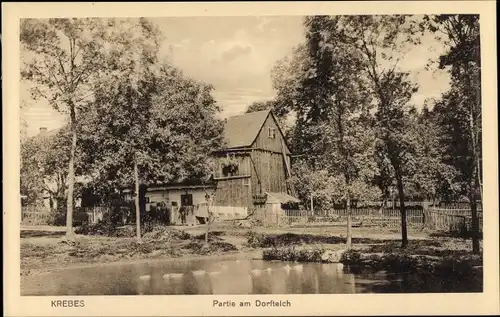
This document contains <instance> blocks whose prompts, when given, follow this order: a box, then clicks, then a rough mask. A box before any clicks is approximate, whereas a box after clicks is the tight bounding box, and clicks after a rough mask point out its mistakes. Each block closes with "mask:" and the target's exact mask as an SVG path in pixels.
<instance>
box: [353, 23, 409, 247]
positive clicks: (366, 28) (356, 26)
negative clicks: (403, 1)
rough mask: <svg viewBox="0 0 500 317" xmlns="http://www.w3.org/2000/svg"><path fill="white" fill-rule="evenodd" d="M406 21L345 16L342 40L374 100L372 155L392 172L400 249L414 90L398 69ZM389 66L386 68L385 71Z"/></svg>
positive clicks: (404, 228) (405, 39)
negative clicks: (357, 58)
mask: <svg viewBox="0 0 500 317" xmlns="http://www.w3.org/2000/svg"><path fill="white" fill-rule="evenodd" d="M410 22H411V21H409V20H408V17H406V16H398V15H391V16H388V15H387V16H348V17H345V19H344V35H345V40H346V41H347V43H351V45H353V46H354V47H355V48H356V49H357V51H358V52H360V53H361V54H362V55H363V60H364V61H363V63H362V65H363V68H364V74H365V75H366V78H367V82H368V83H369V85H368V87H369V90H370V92H371V94H372V95H373V96H374V98H375V103H376V107H377V111H376V114H375V119H376V120H375V131H376V135H377V138H378V142H377V145H376V151H377V152H379V153H380V154H381V155H383V156H384V157H385V158H383V159H382V160H380V161H382V162H384V161H388V162H390V165H391V167H392V169H393V172H394V177H395V180H396V185H397V189H398V196H399V204H400V212H401V235H402V247H406V246H407V244H408V233H407V226H406V208H405V190H404V181H405V178H406V177H408V175H410V174H411V172H410V170H411V166H409V164H410V161H411V157H412V155H413V148H412V144H413V138H414V135H412V134H410V133H407V131H408V128H409V126H410V125H411V122H410V121H409V120H408V113H409V111H411V107H410V105H409V101H410V99H411V97H412V95H413V94H414V93H415V92H416V91H417V86H416V85H414V84H413V83H412V82H411V81H410V80H409V73H407V72H401V71H399V70H398V69H397V64H398V61H399V59H400V56H401V55H402V53H404V50H405V44H406V43H407V42H409V39H410V38H409V37H408V35H411V34H413V29H412V28H413V26H414V25H413V24H412V23H410ZM385 65H389V66H385Z"/></svg>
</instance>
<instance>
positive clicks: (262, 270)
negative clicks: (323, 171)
mask: <svg viewBox="0 0 500 317" xmlns="http://www.w3.org/2000/svg"><path fill="white" fill-rule="evenodd" d="M479 282H480V281H475V282H474V281H472V282H471V281H456V280H454V281H448V282H446V281H443V280H441V279H435V278H429V277H428V276H427V277H422V276H415V275H411V274H404V273H399V274H389V273H386V272H367V271H365V270H362V269H356V268H349V267H345V266H343V265H342V264H323V263H291V262H281V261H261V260H225V261H214V260H213V259H210V260H207V259H197V260H177V261H171V260H170V261H154V262H148V263H145V262H141V263H127V264H111V265H99V266H88V267H81V268H68V269H63V270H59V271H54V272H50V273H45V274H38V275H30V276H23V277H22V280H21V295H23V296H33V295H162V294H163V295H169V294H172V295H173V294H175V295H182V294H353V293H418V292H474V291H481V288H482V287H480V286H479V284H477V285H476V284H474V283H479Z"/></svg>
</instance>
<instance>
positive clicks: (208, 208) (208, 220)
mask: <svg viewBox="0 0 500 317" xmlns="http://www.w3.org/2000/svg"><path fill="white" fill-rule="evenodd" d="M207 214H208V217H207V231H206V232H205V245H206V246H208V234H209V233H210V222H211V219H210V203H207Z"/></svg>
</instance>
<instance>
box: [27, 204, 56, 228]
mask: <svg viewBox="0 0 500 317" xmlns="http://www.w3.org/2000/svg"><path fill="white" fill-rule="evenodd" d="M51 219H52V213H51V212H50V209H48V208H46V207H44V206H23V207H21V224H22V225H25V226H46V225H48V224H49V223H50V220H51Z"/></svg>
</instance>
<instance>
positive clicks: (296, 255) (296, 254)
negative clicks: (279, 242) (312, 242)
mask: <svg viewBox="0 0 500 317" xmlns="http://www.w3.org/2000/svg"><path fill="white" fill-rule="evenodd" d="M324 252H325V250H324V249H322V248H314V249H300V250H297V249H295V248H294V247H291V248H272V249H268V250H264V251H263V254H262V255H263V259H264V260H280V261H296V262H322V259H321V256H322V255H323V253H324Z"/></svg>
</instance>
